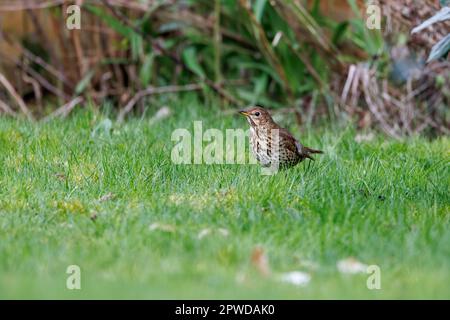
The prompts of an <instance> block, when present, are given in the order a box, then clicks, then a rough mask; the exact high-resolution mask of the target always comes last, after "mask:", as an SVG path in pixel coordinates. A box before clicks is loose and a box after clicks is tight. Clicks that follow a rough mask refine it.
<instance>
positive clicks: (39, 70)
mask: <svg viewBox="0 0 450 320" xmlns="http://www.w3.org/2000/svg"><path fill="white" fill-rule="evenodd" d="M74 4H76V5H78V6H79V7H80V8H81V10H80V18H81V24H80V26H81V28H80V29H74V30H69V28H68V27H67V22H68V21H69V20H70V19H71V18H72V19H73V15H74V14H76V12H75V13H74V11H71V10H70V9H69V7H70V6H71V5H74ZM368 5H376V6H378V8H380V12H381V29H376V28H375V29H373V30H371V29H369V28H368V27H367V23H368V19H369V20H370V19H373V18H374V16H373V14H374V13H375V14H376V11H375V12H373V11H369V12H368V10H367V9H368ZM68 9H69V12H68ZM449 11H450V9H449V7H448V1H445V0H440V1H439V0H420V1H415V0H395V1H389V0H379V1H362V0H333V1H332V0H322V1H320V0H308V1H306V0H283V1H282V0H270V1H269V0H252V1H249V0H165V1H163V0H161V1H157V0H96V1H94V0H84V1H83V0H78V1H65V0H30V1H25V0H23V1H19V0H17V1H12V0H1V1H0V114H1V115H7V116H12V117H23V116H25V117H28V118H29V119H30V120H31V119H32V120H40V119H44V120H45V119H50V118H53V117H60V116H63V117H64V116H68V115H69V114H70V112H71V111H72V110H75V109H76V108H85V107H87V106H91V107H93V108H98V109H108V110H110V111H111V110H112V112H114V114H115V115H116V116H117V120H118V121H123V120H125V119H126V118H127V117H130V116H136V115H142V114H145V112H147V110H149V109H150V110H153V111H151V112H153V113H154V112H155V111H156V110H158V109H159V108H160V107H161V106H163V105H165V104H166V103H167V99H176V98H173V97H174V95H167V94H168V93H180V94H182V92H190V91H192V92H195V94H197V95H198V96H199V98H200V99H201V101H202V102H204V104H205V108H208V106H209V105H211V103H219V104H220V107H221V108H222V109H223V110H224V112H230V113H231V112H233V111H234V110H235V109H237V108H241V107H242V106H246V105H249V104H254V103H259V104H262V105H264V106H267V107H271V108H274V109H279V110H280V112H283V113H287V114H292V115H295V116H294V117H293V119H295V121H296V122H297V123H298V124H299V125H304V124H307V125H311V124H315V123H318V122H325V121H328V122H333V121H351V122H352V123H355V124H356V126H357V127H358V128H360V129H365V128H377V129H378V130H381V131H383V132H384V133H386V134H387V135H389V136H391V137H394V138H401V137H404V136H408V135H415V134H424V135H428V136H431V137H435V136H438V135H443V134H449V132H450V111H449V108H448V105H449V101H450V61H449V59H448V51H449V49H450V37H449V34H450V13H449ZM430 18H431V19H432V20H429V19H430ZM370 21H372V22H373V20H370ZM433 22H435V23H433ZM420 25H421V27H419V28H417V29H416V30H414V31H415V32H413V33H412V31H413V29H414V28H415V27H417V26H420ZM175 96H176V95H175Z"/></svg>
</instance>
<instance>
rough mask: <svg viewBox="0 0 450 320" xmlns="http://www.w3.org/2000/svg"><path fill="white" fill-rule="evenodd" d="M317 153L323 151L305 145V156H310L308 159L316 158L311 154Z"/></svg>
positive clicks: (303, 153)
mask: <svg viewBox="0 0 450 320" xmlns="http://www.w3.org/2000/svg"><path fill="white" fill-rule="evenodd" d="M315 153H323V151H321V150H316V149H312V148H308V147H303V150H302V156H303V158H308V159H311V160H314V158H313V157H312V156H311V155H312V154H315Z"/></svg>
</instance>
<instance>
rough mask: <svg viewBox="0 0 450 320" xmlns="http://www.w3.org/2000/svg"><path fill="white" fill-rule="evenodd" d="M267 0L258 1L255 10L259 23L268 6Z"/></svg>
mask: <svg viewBox="0 0 450 320" xmlns="http://www.w3.org/2000/svg"><path fill="white" fill-rule="evenodd" d="M266 3H267V0H256V2H255V5H254V7H253V10H254V12H255V17H256V20H257V21H258V22H261V18H262V15H263V13H264V8H265V6H266Z"/></svg>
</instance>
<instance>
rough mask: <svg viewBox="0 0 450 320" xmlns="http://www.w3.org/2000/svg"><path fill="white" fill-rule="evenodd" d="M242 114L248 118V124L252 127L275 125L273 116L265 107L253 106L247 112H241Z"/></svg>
mask: <svg viewBox="0 0 450 320" xmlns="http://www.w3.org/2000/svg"><path fill="white" fill-rule="evenodd" d="M239 113H240V114H242V115H244V116H245V117H246V118H247V121H248V123H249V124H250V125H251V126H252V127H257V126H264V125H268V124H269V125H270V124H272V123H273V120H272V116H271V115H270V113H269V111H267V110H266V109H264V108H263V107H259V106H253V107H250V108H248V109H246V110H242V111H239Z"/></svg>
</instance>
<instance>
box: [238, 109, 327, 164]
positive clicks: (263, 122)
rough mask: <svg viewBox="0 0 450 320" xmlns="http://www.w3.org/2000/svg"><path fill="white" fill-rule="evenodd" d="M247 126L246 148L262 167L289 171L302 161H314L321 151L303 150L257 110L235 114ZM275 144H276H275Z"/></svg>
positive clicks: (302, 146)
mask: <svg viewBox="0 0 450 320" xmlns="http://www.w3.org/2000/svg"><path fill="white" fill-rule="evenodd" d="M239 113H240V114H242V115H244V116H245V117H246V118H247V121H248V123H249V124H250V136H249V138H250V146H251V150H252V153H253V155H254V156H255V158H256V160H257V161H258V162H259V163H260V165H261V166H263V167H272V166H276V167H277V168H282V169H285V168H290V167H293V166H296V165H297V164H298V163H300V162H302V161H303V160H305V159H310V160H314V158H313V157H312V155H313V154H320V153H323V151H321V150H316V149H312V148H308V147H305V146H304V145H302V144H301V143H300V142H299V141H298V140H297V139H295V137H294V136H293V135H292V134H291V133H290V132H289V131H288V130H286V129H284V128H282V127H280V126H279V125H278V124H277V123H276V122H275V121H274V120H273V119H272V116H271V115H270V113H269V111H267V110H266V109H265V108H263V107H261V106H258V105H257V106H252V107H250V108H248V109H246V110H241V111H239ZM277 142H278V143H277Z"/></svg>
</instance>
